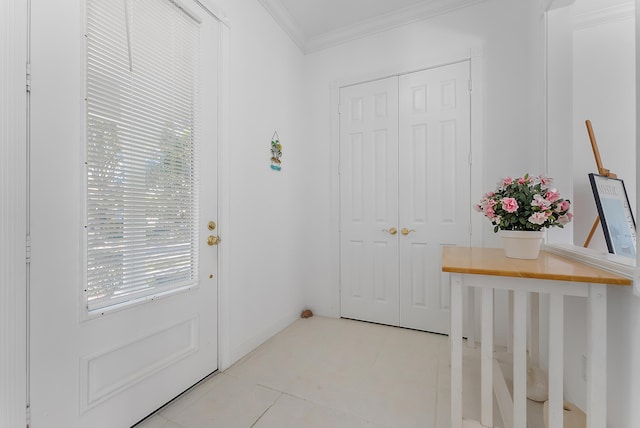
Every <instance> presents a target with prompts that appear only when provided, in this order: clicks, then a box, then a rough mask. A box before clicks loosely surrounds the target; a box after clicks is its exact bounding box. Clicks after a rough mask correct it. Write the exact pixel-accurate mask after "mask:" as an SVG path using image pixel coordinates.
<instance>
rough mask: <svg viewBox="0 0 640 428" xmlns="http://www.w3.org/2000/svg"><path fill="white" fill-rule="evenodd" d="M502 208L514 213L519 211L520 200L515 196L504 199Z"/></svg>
mask: <svg viewBox="0 0 640 428" xmlns="http://www.w3.org/2000/svg"><path fill="white" fill-rule="evenodd" d="M502 209H503V210H505V211H506V212H508V213H514V212H516V211H518V202H517V201H516V200H515V199H513V198H504V199H502Z"/></svg>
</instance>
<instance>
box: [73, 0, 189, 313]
mask: <svg viewBox="0 0 640 428" xmlns="http://www.w3.org/2000/svg"><path fill="white" fill-rule="evenodd" d="M198 27H199V23H198V22H197V21H195V20H194V18H192V17H191V16H190V15H189V14H187V13H185V12H184V11H183V10H182V9H181V8H180V7H179V6H178V5H176V4H175V3H174V2H172V1H168V0H120V1H104V0H89V1H88V2H87V88H86V90H87V101H86V105H87V123H86V126H87V135H86V178H87V192H86V225H85V227H86V290H85V296H86V301H87V308H88V310H89V311H94V310H102V309H104V308H107V307H109V306H113V305H117V304H121V303H123V302H128V301H131V300H136V299H139V298H143V297H147V296H149V295H153V294H157V293H163V292H166V291H168V290H171V289H175V288H182V287H185V286H188V285H191V284H193V283H195V281H196V280H197V275H198V272H197V261H198V254H197V253H198V247H197V239H196V238H197V230H196V225H197V222H198V215H197V213H198V209H197V208H198V192H197V190H198V185H197V184H198V183H197V171H196V165H197V162H196V149H195V147H196V146H195V133H196V130H195V120H196V106H197V88H198V85H197V82H198V68H199V66H198V52H199V46H198V45H199V28H198Z"/></svg>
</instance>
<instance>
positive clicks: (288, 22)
mask: <svg viewBox="0 0 640 428" xmlns="http://www.w3.org/2000/svg"><path fill="white" fill-rule="evenodd" d="M258 2H259V3H260V4H261V5H262V6H263V7H264V8H265V9H266V10H267V12H269V14H271V16H272V17H273V19H275V20H276V22H277V23H278V24H279V25H280V27H282V29H283V30H284V32H285V33H287V35H288V36H289V37H290V38H291V40H293V42H294V43H295V44H296V45H297V46H298V48H300V50H301V51H302V52H305V50H306V45H305V35H304V32H303V31H302V29H301V28H300V26H299V25H298V24H297V23H296V22H295V20H294V19H293V17H292V16H291V14H290V13H289V11H288V10H287V8H285V7H284V6H283V4H282V2H280V0H258Z"/></svg>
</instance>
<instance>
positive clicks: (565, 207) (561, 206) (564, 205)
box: [556, 201, 571, 213]
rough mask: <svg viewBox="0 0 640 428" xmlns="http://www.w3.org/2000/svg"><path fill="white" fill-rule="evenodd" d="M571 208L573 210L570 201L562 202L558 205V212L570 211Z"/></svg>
mask: <svg viewBox="0 0 640 428" xmlns="http://www.w3.org/2000/svg"><path fill="white" fill-rule="evenodd" d="M569 208H571V204H570V203H569V201H562V202H560V203H559V204H558V207H557V208H556V212H559V213H561V212H563V211H568V210H569Z"/></svg>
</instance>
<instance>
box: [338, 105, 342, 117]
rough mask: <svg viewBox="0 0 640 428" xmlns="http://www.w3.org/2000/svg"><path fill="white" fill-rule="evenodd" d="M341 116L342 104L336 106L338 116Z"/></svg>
mask: <svg viewBox="0 0 640 428" xmlns="http://www.w3.org/2000/svg"><path fill="white" fill-rule="evenodd" d="M341 114H342V104H338V116H340V115H341Z"/></svg>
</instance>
